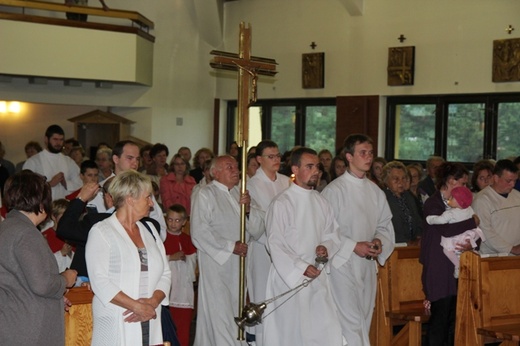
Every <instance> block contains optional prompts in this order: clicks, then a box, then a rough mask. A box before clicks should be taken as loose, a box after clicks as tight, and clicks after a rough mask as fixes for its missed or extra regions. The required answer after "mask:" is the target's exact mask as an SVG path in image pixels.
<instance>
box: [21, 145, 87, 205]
mask: <svg viewBox="0 0 520 346" xmlns="http://www.w3.org/2000/svg"><path fill="white" fill-rule="evenodd" d="M23 169H29V170H31V171H33V172H34V173H38V174H41V175H43V176H45V177H46V178H47V181H51V179H52V177H54V176H55V175H56V174H58V173H60V172H63V175H64V177H65V183H66V185H67V188H65V187H64V186H63V185H62V184H61V183H58V184H57V185H56V186H54V187H53V188H52V200H57V199H60V198H65V196H67V195H69V194H71V193H72V192H74V191H76V190H78V189H80V188H81V187H82V186H83V183H82V181H81V178H80V177H79V167H78V165H77V164H76V162H74V160H72V159H71V158H70V157H68V156H65V155H63V154H61V153H58V154H54V153H51V152H49V151H48V150H46V149H44V150H43V151H41V152H39V153H38V154H36V155H34V156H32V157H30V158H28V159H27V161H25V163H24V165H23Z"/></svg>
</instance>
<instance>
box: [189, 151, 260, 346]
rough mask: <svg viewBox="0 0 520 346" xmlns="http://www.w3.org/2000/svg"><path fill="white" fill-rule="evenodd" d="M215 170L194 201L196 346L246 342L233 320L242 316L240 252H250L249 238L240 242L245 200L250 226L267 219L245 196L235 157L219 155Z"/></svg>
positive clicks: (192, 215)
mask: <svg viewBox="0 0 520 346" xmlns="http://www.w3.org/2000/svg"><path fill="white" fill-rule="evenodd" d="M210 172H211V175H212V176H213V178H214V180H213V181H212V182H211V183H210V184H208V185H206V186H205V187H203V188H201V189H200V191H199V192H198V193H197V194H196V195H195V199H194V200H193V201H192V213H191V225H190V229H191V237H192V241H193V244H194V245H195V246H196V247H197V256H198V258H199V271H200V276H199V293H198V310H197V331H196V333H195V346H208V345H215V346H217V345H218V346H220V345H226V346H231V345H246V342H245V341H238V340H237V335H238V334H237V333H238V329H237V328H238V327H237V325H236V324H235V321H234V316H237V315H238V296H239V290H238V288H239V284H238V280H239V263H240V257H246V256H247V251H248V245H247V243H241V242H240V241H239V239H240V204H245V205H246V210H248V211H249V212H250V213H249V215H248V219H249V220H248V222H246V228H247V226H248V225H247V224H248V223H250V222H255V219H258V218H263V213H261V212H260V211H258V210H257V209H256V208H250V206H249V205H250V197H249V194H248V193H246V194H244V195H242V196H241V195H240V190H239V188H238V186H237V184H238V182H239V180H240V171H239V170H238V162H237V161H236V160H235V159H234V158H233V157H231V156H227V155H226V156H219V157H218V158H216V159H215V160H214V161H213V163H212V166H211V168H210ZM251 229H258V228H257V227H255V228H253V227H252V228H251ZM247 235H248V237H249V230H248V234H247ZM252 236H255V237H257V236H258V235H257V234H252ZM246 242H247V239H246Z"/></svg>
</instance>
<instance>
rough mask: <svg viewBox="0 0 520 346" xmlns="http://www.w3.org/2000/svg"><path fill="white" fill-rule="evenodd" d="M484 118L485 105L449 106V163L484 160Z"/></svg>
mask: <svg viewBox="0 0 520 346" xmlns="http://www.w3.org/2000/svg"><path fill="white" fill-rule="evenodd" d="M484 116H485V105H484V103H454V104H450V105H448V143H447V155H446V156H447V157H446V158H447V160H448V161H455V162H476V161H478V160H480V159H482V157H483V151H484Z"/></svg>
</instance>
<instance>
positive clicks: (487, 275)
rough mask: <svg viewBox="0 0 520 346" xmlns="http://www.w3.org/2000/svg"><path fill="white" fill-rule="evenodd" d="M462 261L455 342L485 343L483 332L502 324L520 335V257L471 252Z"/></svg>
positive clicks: (491, 333)
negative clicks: (483, 255) (484, 254)
mask: <svg viewBox="0 0 520 346" xmlns="http://www.w3.org/2000/svg"><path fill="white" fill-rule="evenodd" d="M460 263H461V266H460V276H459V287H458V299H457V324H456V336H455V344H456V345H461V346H462V345H482V344H483V343H484V341H485V338H484V336H483V335H493V332H492V330H493V329H494V328H495V327H499V326H502V327H505V328H506V329H511V330H512V331H513V332H514V331H515V330H516V331H517V334H518V332H520V329H519V328H518V325H519V324H520V296H519V295H518V290H519V288H520V257H516V256H507V257H481V256H480V255H479V254H478V253H475V252H472V251H467V252H465V253H463V254H462V256H461V262H460ZM515 326H516V327H515ZM510 327H512V328H510ZM479 328H480V329H481V331H480V333H481V334H482V335H479V333H478V332H477V330H478V329H479ZM486 329H489V330H490V331H489V333H486ZM502 329H503V328H502Z"/></svg>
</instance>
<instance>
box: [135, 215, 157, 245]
mask: <svg viewBox="0 0 520 346" xmlns="http://www.w3.org/2000/svg"><path fill="white" fill-rule="evenodd" d="M139 221H140V222H141V223H142V224H143V226H144V227H146V229H147V230H148V232H150V234H151V235H152V237H153V240H155V241H157V238H155V235H154V234H153V231H152V229H151V228H150V226H149V225H148V222H146V221H145V220H143V219H141V220H139Z"/></svg>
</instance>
